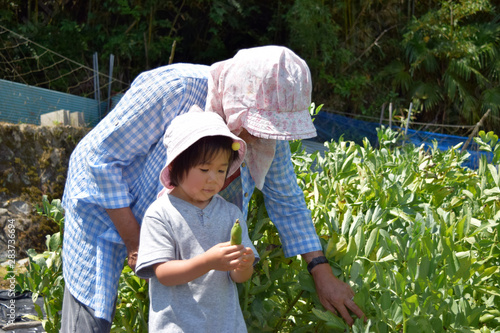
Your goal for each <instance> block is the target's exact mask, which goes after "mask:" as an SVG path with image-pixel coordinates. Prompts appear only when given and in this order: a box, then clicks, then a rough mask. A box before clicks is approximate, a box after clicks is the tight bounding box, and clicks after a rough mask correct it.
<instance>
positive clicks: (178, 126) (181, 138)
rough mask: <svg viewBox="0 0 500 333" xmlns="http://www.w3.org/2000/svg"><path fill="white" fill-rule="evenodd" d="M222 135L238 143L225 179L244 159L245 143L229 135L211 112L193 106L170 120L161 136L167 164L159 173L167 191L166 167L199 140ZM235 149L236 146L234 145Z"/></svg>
mask: <svg viewBox="0 0 500 333" xmlns="http://www.w3.org/2000/svg"><path fill="white" fill-rule="evenodd" d="M216 135H223V136H227V137H229V138H231V139H233V141H234V142H237V143H239V149H238V158H237V159H235V160H234V161H233V163H232V165H231V166H230V167H229V170H228V173H227V177H229V176H231V175H232V174H233V173H235V172H236V171H237V170H238V169H239V167H240V165H241V163H242V162H243V159H244V158H245V154H246V149H247V145H246V143H245V141H243V140H241V139H240V138H238V137H237V136H236V135H234V134H233V133H231V132H230V131H229V129H228V127H227V125H226V123H225V122H224V120H222V118H221V117H220V116H219V115H218V114H216V113H213V112H204V111H203V110H202V109H200V107H198V106H197V105H193V106H192V107H191V108H190V109H189V112H187V113H185V114H182V115H179V116H177V117H175V118H174V120H172V122H171V123H170V125H169V126H168V128H167V130H166V131H165V134H164V135H163V145H164V146H165V148H166V149H167V162H166V164H165V167H164V168H163V170H162V171H161V173H160V182H161V183H162V184H163V186H165V187H166V188H168V189H172V188H173V186H172V185H170V172H169V169H168V166H169V165H170V163H172V161H173V160H174V159H175V158H176V157H177V156H179V155H180V154H181V153H182V152H183V151H185V150H186V149H187V148H189V147H190V146H191V145H192V144H194V143H195V142H196V141H198V140H199V139H201V138H204V137H207V136H216ZM236 147H237V145H236Z"/></svg>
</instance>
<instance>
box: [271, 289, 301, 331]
mask: <svg viewBox="0 0 500 333" xmlns="http://www.w3.org/2000/svg"><path fill="white" fill-rule="evenodd" d="M303 293H304V290H301V291H300V293H298V294H297V296H295V298H294V299H293V301H292V302H291V303H290V304H288V307H287V309H286V310H285V312H284V313H283V315H282V316H281V317H280V320H279V321H278V323H277V324H276V328H275V330H274V332H280V330H281V326H283V322H284V321H285V319H286V317H287V315H288V313H289V312H290V311H291V310H292V309H293V307H294V306H295V304H297V302H298V301H299V299H300V297H301V296H302V294H303Z"/></svg>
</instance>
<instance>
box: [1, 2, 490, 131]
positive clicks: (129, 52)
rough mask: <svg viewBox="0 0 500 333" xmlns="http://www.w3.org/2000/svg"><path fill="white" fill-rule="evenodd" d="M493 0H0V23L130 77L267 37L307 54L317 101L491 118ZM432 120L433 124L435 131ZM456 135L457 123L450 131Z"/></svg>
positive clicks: (441, 118)
mask: <svg viewBox="0 0 500 333" xmlns="http://www.w3.org/2000/svg"><path fill="white" fill-rule="evenodd" d="M499 4H500V1H499V0H467V1H465V0H459V1H450V0H425V1H416V0H384V1H382V0H341V1H325V0H276V1H264V0H245V1H242V0H189V1H187V0H169V1H163V0H102V1H70V0H0V24H1V25H4V26H6V27H7V28H9V29H12V30H13V31H16V32H17V33H20V34H22V35H24V36H26V37H28V38H30V39H31V40H33V41H35V42H37V43H39V44H41V45H44V46H45V47H47V48H49V49H51V50H54V51H55V52H58V53H60V54H62V55H64V56H66V57H68V58H70V59H72V60H74V61H78V62H80V63H84V64H86V65H87V66H89V67H91V65H92V54H93V53H94V52H98V54H99V57H100V63H101V66H100V68H102V71H103V72H107V68H106V66H107V63H108V58H109V56H110V54H113V55H114V56H115V71H114V73H116V74H115V75H116V76H117V78H118V79H119V80H121V81H124V82H131V81H132V80H133V79H134V78H135V77H136V76H137V75H138V74H139V73H140V72H142V71H144V70H147V69H151V68H154V67H157V66H162V65H165V64H167V63H168V62H169V58H170V55H171V53H172V48H173V46H174V44H173V43H174V41H175V42H176V46H175V56H174V59H173V60H174V61H175V62H194V63H203V64H212V63H213V62H216V61H220V60H224V59H226V58H229V57H232V56H233V55H234V54H235V52H236V51H237V50H238V49H241V48H247V47H253V46H260V45H265V44H279V45H285V46H288V47H290V48H291V49H292V50H294V51H295V52H296V53H297V54H299V55H300V56H301V57H303V58H304V59H305V60H306V61H307V62H308V64H309V66H310V68H311V72H312V75H313V82H314V90H313V100H314V101H317V102H320V103H323V104H325V110H327V109H330V110H336V111H339V112H345V113H349V114H351V115H364V116H373V117H377V119H378V117H379V115H380V112H381V108H382V107H383V105H384V103H386V104H385V105H386V106H387V103H393V109H394V114H396V115H399V116H401V117H404V116H407V113H408V106H409V105H410V103H413V105H414V107H413V112H412V114H413V120H414V121H419V122H424V123H439V124H467V125H472V124H475V123H476V122H477V121H478V120H479V119H480V118H481V116H482V115H483V114H484V113H485V112H486V111H487V110H488V109H491V116H490V117H488V118H487V119H486V121H485V123H484V128H485V130H486V131H489V130H494V129H495V128H498V125H499V124H500V121H499V107H500V88H499V87H500V84H499V83H500V82H499V78H500V75H499V74H500V73H499V71H500V61H499V54H500V52H499V51H500V22H499V18H500V16H499V11H498V6H499ZM443 131H444V130H443ZM454 134H458V135H465V134H468V133H465V131H458V132H454Z"/></svg>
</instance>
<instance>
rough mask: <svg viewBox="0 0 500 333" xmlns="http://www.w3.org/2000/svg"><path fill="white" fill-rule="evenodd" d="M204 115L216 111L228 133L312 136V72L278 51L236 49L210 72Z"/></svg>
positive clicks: (281, 137) (289, 53)
mask: <svg viewBox="0 0 500 333" xmlns="http://www.w3.org/2000/svg"><path fill="white" fill-rule="evenodd" d="M210 74H211V75H209V80H208V96H207V104H206V111H212V112H216V113H218V114H219V115H221V116H222V117H223V118H224V120H225V121H226V123H227V125H228V127H229V129H230V130H231V132H233V133H235V134H239V133H240V131H241V129H242V127H243V128H246V130H247V131H248V132H249V133H250V134H252V135H254V136H256V137H259V138H263V139H276V140H296V139H307V138H311V137H315V136H316V135H317V134H316V128H315V127H314V125H313V123H312V120H311V115H310V114H309V106H310V105H311V90H312V88H311V87H312V84H311V73H310V71H309V67H308V66H307V64H306V62H305V61H304V60H302V59H301V58H300V57H298V56H297V55H296V54H295V53H293V52H292V51H291V50H289V49H287V48H286V47H282V46H275V45H269V46H262V47H256V48H250V49H244V50H240V51H239V52H238V53H237V54H236V55H235V56H234V57H233V58H231V59H229V60H225V61H221V62H218V63H215V64H213V65H212V66H211V67H210Z"/></svg>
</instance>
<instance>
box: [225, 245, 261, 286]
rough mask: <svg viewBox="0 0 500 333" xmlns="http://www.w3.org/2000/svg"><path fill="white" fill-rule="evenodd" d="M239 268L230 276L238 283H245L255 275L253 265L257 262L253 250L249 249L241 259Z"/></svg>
mask: <svg viewBox="0 0 500 333" xmlns="http://www.w3.org/2000/svg"><path fill="white" fill-rule="evenodd" d="M239 261H240V263H239V266H238V267H237V268H236V269H233V270H232V271H231V272H230V273H229V274H230V275H231V279H233V281H234V282H236V283H243V282H245V281H246V280H248V279H250V277H252V274H253V263H254V261H255V254H254V253H253V251H252V249H251V248H249V247H247V248H246V249H245V252H244V253H243V255H242V256H241V257H240V258H239Z"/></svg>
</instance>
